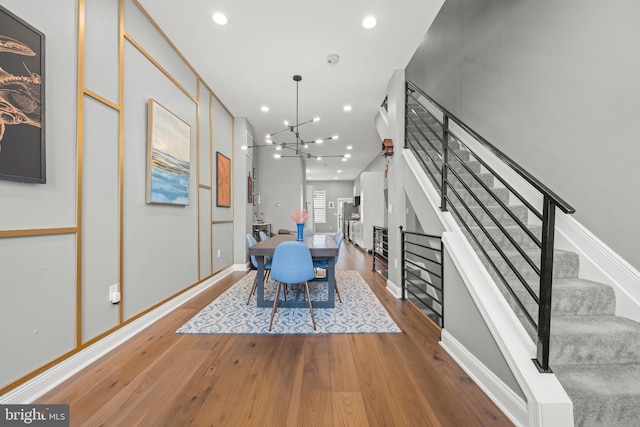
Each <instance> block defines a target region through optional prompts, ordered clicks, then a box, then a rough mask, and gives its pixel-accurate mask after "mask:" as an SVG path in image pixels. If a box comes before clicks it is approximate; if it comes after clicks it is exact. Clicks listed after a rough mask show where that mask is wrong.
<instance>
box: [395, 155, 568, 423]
mask: <svg viewBox="0 0 640 427" xmlns="http://www.w3.org/2000/svg"><path fill="white" fill-rule="evenodd" d="M402 155H403V158H404V160H405V162H406V164H407V167H408V169H409V170H410V171H411V172H412V173H411V175H412V176H413V178H414V179H415V180H416V181H417V183H418V185H419V187H420V188H421V190H422V191H423V192H424V195H425V196H426V198H427V199H428V201H429V203H430V204H431V207H432V209H433V211H434V212H435V214H436V216H437V217H438V219H439V221H440V222H441V223H442V225H443V227H444V229H445V232H444V233H443V243H444V244H445V247H446V249H447V252H448V253H449V255H450V256H451V258H452V260H453V262H454V264H455V267H456V269H457V270H458V272H459V273H460V276H461V277H462V279H463V281H464V283H465V286H466V287H467V289H468V291H469V294H470V295H471V297H472V298H473V300H474V303H475V305H476V306H477V308H478V310H479V311H480V313H481V314H482V316H483V319H484V321H485V322H486V324H487V327H488V328H489V330H490V331H491V334H492V335H493V337H494V339H495V341H496V343H497V345H498V347H499V348H500V351H501V352H502V354H503V356H504V358H505V360H506V361H507V364H508V365H509V368H510V369H511V371H512V373H513V375H514V377H515V379H516V381H517V382H518V385H519V386H520V388H521V389H522V392H523V393H524V395H525V397H526V402H519V403H515V404H514V397H513V396H510V397H505V396H506V395H505V394H504V393H499V392H496V390H504V389H505V387H507V386H506V385H504V383H502V382H501V381H500V380H499V379H498V378H497V377H495V376H488V375H486V372H485V371H486V370H487V368H486V367H483V366H480V365H479V362H478V363H462V364H461V366H462V367H463V368H464V369H465V371H466V372H467V374H469V376H471V377H472V378H473V379H474V380H475V381H476V382H477V383H478V385H479V386H480V387H481V388H482V389H483V390H484V391H485V392H486V393H487V395H488V396H489V397H491V398H492V400H493V401H494V402H495V403H496V405H498V407H500V408H501V409H502V410H503V411H504V412H505V414H506V415H507V416H509V417H510V419H511V420H512V421H513V422H514V423H515V424H517V425H522V426H529V427H542V426H566V427H570V426H573V425H574V421H573V404H572V402H571V399H570V398H569V396H568V395H567V393H566V392H565V390H564V388H563V387H562V385H561V384H560V382H559V381H558V379H557V377H556V376H555V375H554V374H549V373H545V374H543V373H540V372H539V371H538V370H537V369H536V367H535V365H534V364H533V362H532V359H533V358H535V352H536V348H535V344H534V343H533V342H532V340H531V338H530V337H529V335H528V334H527V332H526V331H525V329H524V327H523V326H522V324H521V323H520V321H519V320H518V319H517V317H516V315H515V314H514V312H513V310H512V309H511V307H510V306H509V304H508V302H507V301H506V300H505V298H504V296H503V295H502V294H501V293H500V291H499V289H498V286H497V285H496V283H495V282H494V281H493V279H492V278H491V276H490V275H489V273H488V272H487V270H486V269H485V267H484V266H483V264H482V262H481V261H480V259H479V258H478V256H477V254H476V253H475V251H474V250H473V248H472V247H471V245H470V244H469V242H468V240H467V239H466V237H465V236H464V235H463V233H462V231H461V230H460V227H459V226H458V224H457V223H456V222H455V220H454V218H453V216H452V214H451V213H449V212H442V211H440V208H439V206H440V196H439V194H438V191H437V189H436V188H435V187H434V186H433V185H432V184H431V182H430V181H429V178H428V177H427V175H426V173H425V172H424V171H423V170H422V168H421V167H420V164H419V163H418V161H417V160H416V158H415V156H414V155H413V153H412V152H411V150H408V149H403V150H402ZM445 325H446V323H445ZM446 336H447V335H446V334H443V342H442V345H443V347H444V348H445V349H446V350H447V351H448V352H450V353H451V355H452V357H454V358H455V359H456V360H468V357H467V356H466V355H465V354H456V349H459V348H461V346H460V345H455V346H454V345H448V344H447V342H444V339H445V337H446ZM515 401H517V396H516V398H515ZM519 407H526V413H524V414H523V413H521V411H518V409H517V408H519Z"/></svg>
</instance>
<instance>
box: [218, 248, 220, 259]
mask: <svg viewBox="0 0 640 427" xmlns="http://www.w3.org/2000/svg"><path fill="white" fill-rule="evenodd" d="M218 258H220V249H218Z"/></svg>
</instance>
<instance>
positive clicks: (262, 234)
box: [260, 230, 269, 242]
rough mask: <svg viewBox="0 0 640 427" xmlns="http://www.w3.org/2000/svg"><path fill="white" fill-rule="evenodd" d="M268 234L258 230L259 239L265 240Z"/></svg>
mask: <svg viewBox="0 0 640 427" xmlns="http://www.w3.org/2000/svg"><path fill="white" fill-rule="evenodd" d="M268 239H269V236H267V233H265V232H264V231H262V230H260V241H261V242H264V241H265V240H268Z"/></svg>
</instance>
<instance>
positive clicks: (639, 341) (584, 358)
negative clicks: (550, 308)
mask: <svg viewBox="0 0 640 427" xmlns="http://www.w3.org/2000/svg"><path fill="white" fill-rule="evenodd" d="M612 335H614V333H605V334H585V333H579V334H578V333H576V334H575V335H569V336H556V335H554V328H553V325H552V328H551V343H550V352H549V360H550V362H551V363H552V364H558V365H600V364H618V363H640V332H635V333H634V332H621V333H615V339H612Z"/></svg>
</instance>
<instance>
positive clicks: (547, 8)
mask: <svg viewBox="0 0 640 427" xmlns="http://www.w3.org/2000/svg"><path fill="white" fill-rule="evenodd" d="M638 16H640V3H638V2H632V1H622V0H614V1H611V2H595V1H589V2H584V1H581V0H566V1H562V2H557V1H552V0H521V1H508V0H479V1H474V2H468V1H463V0H447V1H446V2H445V3H444V6H443V8H442V10H441V11H440V14H439V15H438V16H437V18H436V20H435V21H434V23H433V26H432V27H431V28H430V30H429V32H428V33H427V35H426V36H425V38H424V40H423V42H422V44H421V45H420V47H419V48H418V50H417V52H416V53H415V55H414V57H413V59H412V60H411V62H410V63H409V65H408V67H407V69H406V74H407V78H408V79H409V80H412V81H414V82H415V83H416V84H417V85H418V86H420V87H421V88H422V89H423V90H425V91H426V92H427V93H428V94H429V95H430V96H432V97H434V98H435V99H436V101H438V102H439V103H441V104H442V105H443V106H444V107H445V108H447V109H448V110H449V111H451V112H452V113H453V114H455V115H456V116H458V117H459V118H460V119H462V120H463V121H465V122H466V123H467V124H468V125H470V126H471V127H472V128H473V129H475V130H476V131H477V132H479V133H480V134H481V135H482V136H484V137H485V138H487V139H488V140H489V141H491V142H492V143H493V144H495V145H496V146H497V147H498V148H500V149H501V150H502V151H504V152H505V153H506V154H507V155H509V156H510V157H512V158H513V159H514V160H515V161H516V162H518V163H519V164H520V165H522V166H523V167H524V168H525V169H527V170H528V171H529V172H531V173H532V174H533V175H534V176H536V177H538V178H539V179H540V180H541V181H542V182H543V183H545V184H546V185H547V186H549V187H550V188H551V189H552V190H554V191H555V192H556V193H557V194H559V195H560V196H561V197H563V198H564V199H565V200H566V201H567V202H568V203H570V204H571V205H572V206H573V207H574V208H575V209H576V214H575V218H576V219H577V220H578V221H579V222H581V223H582V224H583V225H584V226H585V227H587V228H588V229H589V230H590V231H591V232H593V233H594V234H595V235H596V236H597V237H598V238H600V239H601V240H602V241H604V242H605V243H606V244H607V245H609V246H610V247H611V248H612V249H613V250H615V251H616V252H618V253H619V254H620V255H621V256H622V257H623V258H625V259H626V260H627V261H628V262H629V263H631V264H632V265H633V266H634V267H635V268H637V269H640V251H638V250H637V245H636V241H637V237H638V236H640V223H639V222H638V221H637V220H636V219H635V218H636V216H637V215H636V212H638V211H640V198H638V197H637V194H638V181H639V179H640V175H639V174H638V167H637V164H636V161H637V158H638V157H639V155H640V144H638V143H637V137H634V136H633V134H632V132H633V130H634V128H633V126H634V124H635V123H636V121H637V117H636V116H637V113H638V111H639V110H638V99H640V79H639V78H638V76H639V75H640V55H639V54H638V49H637V48H636V47H635V44H634V43H635V41H636V40H639V39H640V26H638V25H637V17H638ZM630 236H633V237H636V238H629V237H630Z"/></svg>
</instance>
